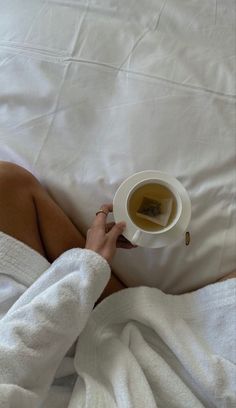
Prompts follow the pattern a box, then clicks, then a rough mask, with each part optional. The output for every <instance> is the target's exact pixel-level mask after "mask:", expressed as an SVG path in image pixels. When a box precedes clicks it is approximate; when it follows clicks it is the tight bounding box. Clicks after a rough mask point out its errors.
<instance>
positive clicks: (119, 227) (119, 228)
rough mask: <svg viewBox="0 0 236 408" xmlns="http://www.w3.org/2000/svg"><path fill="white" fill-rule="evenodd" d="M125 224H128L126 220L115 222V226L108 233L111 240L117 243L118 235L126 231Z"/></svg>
mask: <svg viewBox="0 0 236 408" xmlns="http://www.w3.org/2000/svg"><path fill="white" fill-rule="evenodd" d="M125 226H126V224H125V222H119V223H118V224H115V225H114V226H113V228H112V229H111V230H110V231H109V232H108V234H107V235H108V237H109V240H110V242H112V243H116V241H117V239H118V237H119V236H120V235H121V234H122V232H123V231H124V228H125Z"/></svg>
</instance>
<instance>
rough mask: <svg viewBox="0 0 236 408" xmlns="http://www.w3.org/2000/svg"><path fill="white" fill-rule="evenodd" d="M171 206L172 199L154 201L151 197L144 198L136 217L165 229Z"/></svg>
mask: <svg viewBox="0 0 236 408" xmlns="http://www.w3.org/2000/svg"><path fill="white" fill-rule="evenodd" d="M172 205H173V199H172V198H160V199H155V198H153V197H149V196H144V197H143V199H142V202H141V205H140V207H139V208H138V211H137V212H136V215H137V216H138V217H141V218H145V219H146V220H149V221H151V222H154V223H155V224H159V225H161V226H162V227H166V225H167V224H168V221H169V218H170V214H171V211H172Z"/></svg>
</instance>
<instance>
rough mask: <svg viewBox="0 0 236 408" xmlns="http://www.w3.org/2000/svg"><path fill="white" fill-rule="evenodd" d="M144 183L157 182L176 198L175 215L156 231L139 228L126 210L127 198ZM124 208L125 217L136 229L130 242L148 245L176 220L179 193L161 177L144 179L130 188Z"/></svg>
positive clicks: (179, 209)
mask: <svg viewBox="0 0 236 408" xmlns="http://www.w3.org/2000/svg"><path fill="white" fill-rule="evenodd" d="M145 184H158V185H162V186H164V187H166V188H167V189H168V190H170V192H171V193H172V194H173V196H174V198H175V200H176V214H175V217H174V219H173V221H172V222H171V224H169V225H168V226H167V227H164V228H162V229H160V230H157V231H149V230H144V229H142V228H140V227H139V226H137V225H136V224H135V223H134V221H133V220H132V218H131V217H130V215H129V211H128V207H129V200H130V198H131V197H132V195H133V194H134V192H135V191H136V190H138V189H139V188H140V187H142V186H144V185H145ZM125 209H126V217H127V218H129V222H130V223H132V224H133V226H134V227H135V229H136V231H135V232H134V234H133V236H132V238H131V242H132V243H133V244H137V243H138V242H140V241H141V242H143V244H145V246H149V245H150V241H153V240H155V239H156V238H157V235H158V236H161V235H163V234H165V233H166V232H167V231H169V230H171V229H172V228H173V227H174V226H175V225H176V224H177V222H178V220H179V218H180V215H181V212H182V201H181V198H180V195H179V193H178V191H177V190H176V189H175V188H174V187H173V186H172V185H171V184H169V183H168V182H166V181H163V180H161V179H159V180H158V179H145V180H143V181H140V182H138V183H136V184H135V185H134V186H133V187H132V188H131V190H130V191H129V194H128V196H127V198H126V205H125Z"/></svg>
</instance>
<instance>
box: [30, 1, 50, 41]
mask: <svg viewBox="0 0 236 408" xmlns="http://www.w3.org/2000/svg"><path fill="white" fill-rule="evenodd" d="M46 7H47V2H45V3H44V4H42V7H41V9H40V10H39V12H38V13H37V14H36V16H34V18H33V19H32V21H31V24H30V26H29V28H28V31H27V33H26V34H25V38H24V42H25V41H26V40H27V39H28V38H29V36H30V34H31V32H32V28H33V26H34V24H35V22H36V21H37V20H38V19H39V17H40V16H41V14H42V13H43V11H45V9H46Z"/></svg>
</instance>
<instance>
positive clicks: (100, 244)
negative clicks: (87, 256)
mask: <svg viewBox="0 0 236 408" xmlns="http://www.w3.org/2000/svg"><path fill="white" fill-rule="evenodd" d="M101 209H102V210H103V211H105V212H106V213H107V214H104V213H99V214H98V215H96V217H95V219H94V221H93V223H92V225H91V227H90V228H89V229H88V231H87V238H86V244H85V248H86V249H91V250H92V251H95V252H97V253H98V254H100V255H101V256H103V258H105V259H106V260H107V262H108V263H109V265H111V261H112V258H113V256H114V255H115V252H116V248H129V249H130V248H134V247H136V246H133V245H132V244H131V243H130V242H129V241H128V240H126V239H125V238H124V237H122V236H121V234H122V232H123V230H124V228H125V222H119V223H118V224H115V223H108V224H106V219H107V215H108V213H109V212H112V211H113V205H112V204H103V205H102V206H101Z"/></svg>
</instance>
